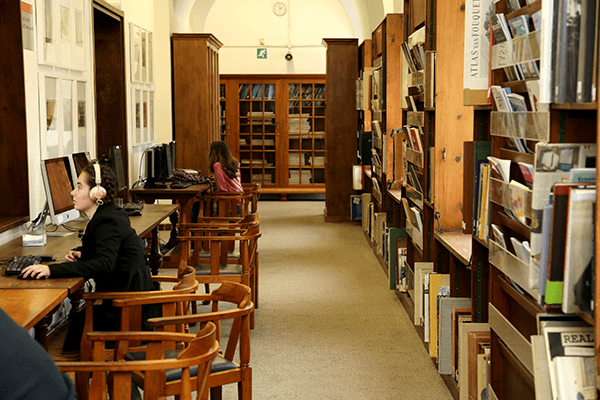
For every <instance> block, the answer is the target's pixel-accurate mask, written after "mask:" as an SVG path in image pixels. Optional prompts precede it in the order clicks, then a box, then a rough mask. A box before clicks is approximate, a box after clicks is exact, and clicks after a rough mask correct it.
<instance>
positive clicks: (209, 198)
mask: <svg viewBox="0 0 600 400" xmlns="http://www.w3.org/2000/svg"><path fill="white" fill-rule="evenodd" d="M253 196H254V195H253V193H246V192H223V191H220V190H219V191H216V192H212V193H206V194H204V195H203V196H202V200H203V201H204V215H203V216H204V217H231V216H237V217H242V218H243V217H245V216H246V214H248V213H249V210H250V204H251V203H252V198H253ZM238 204H240V205H241V207H240V208H241V212H240V213H239V214H238V212H237V205H238Z"/></svg>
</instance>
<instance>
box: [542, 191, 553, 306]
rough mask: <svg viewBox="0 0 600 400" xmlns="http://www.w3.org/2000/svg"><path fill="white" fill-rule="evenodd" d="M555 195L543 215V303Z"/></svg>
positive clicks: (551, 196) (543, 301)
mask: <svg viewBox="0 0 600 400" xmlns="http://www.w3.org/2000/svg"><path fill="white" fill-rule="evenodd" d="M553 198H554V194H553V193H550V195H549V202H548V204H546V205H545V206H544V211H543V214H542V244H541V249H540V279H539V293H540V299H541V303H542V304H545V302H546V300H545V297H546V282H547V281H548V263H549V261H550V236H551V234H552V208H553Z"/></svg>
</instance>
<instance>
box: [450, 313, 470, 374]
mask: <svg viewBox="0 0 600 400" xmlns="http://www.w3.org/2000/svg"><path fill="white" fill-rule="evenodd" d="M471 319H472V318H471V308H470V307H465V308H454V309H452V378H454V380H455V381H458V342H459V338H460V336H459V334H458V332H459V327H460V324H464V323H470V322H471Z"/></svg>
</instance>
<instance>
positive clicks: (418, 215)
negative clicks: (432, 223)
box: [410, 206, 423, 234]
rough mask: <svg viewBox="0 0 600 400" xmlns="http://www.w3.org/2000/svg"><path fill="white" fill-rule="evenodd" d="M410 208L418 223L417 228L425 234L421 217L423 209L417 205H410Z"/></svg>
mask: <svg viewBox="0 0 600 400" xmlns="http://www.w3.org/2000/svg"><path fill="white" fill-rule="evenodd" d="M410 210H411V211H412V214H413V216H414V221H415V223H416V225H415V228H417V229H418V230H419V232H420V233H421V234H423V220H422V218H421V210H419V207H416V206H412V207H410Z"/></svg>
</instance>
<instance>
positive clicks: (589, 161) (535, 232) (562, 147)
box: [529, 142, 596, 302]
mask: <svg viewBox="0 0 600 400" xmlns="http://www.w3.org/2000/svg"><path fill="white" fill-rule="evenodd" d="M595 162H596V144H595V143H543V142H538V143H536V146H535V155H534V163H533V166H534V169H535V175H534V181H533V189H532V200H531V209H532V213H531V217H532V220H531V235H530V244H531V265H530V270H529V273H530V277H529V278H530V279H529V284H530V286H531V287H532V288H535V287H537V285H538V284H539V281H540V279H543V276H540V272H541V267H540V259H541V250H542V226H543V221H542V216H543V213H544V207H545V206H546V205H547V204H548V203H549V198H550V197H549V195H550V193H551V192H552V191H553V188H554V185H555V184H556V183H558V182H566V181H568V179H569V175H570V170H571V169H573V168H586V167H591V166H594V165H595ZM553 201H554V202H555V201H556V198H554V200H553ZM552 231H554V228H552ZM546 278H547V276H546ZM553 285H554V284H552V283H550V282H548V284H547V287H546V302H548V294H552V293H557V294H558V293H560V295H561V296H562V286H560V285H559V287H557V286H554V287H553ZM539 300H541V299H539Z"/></svg>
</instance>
